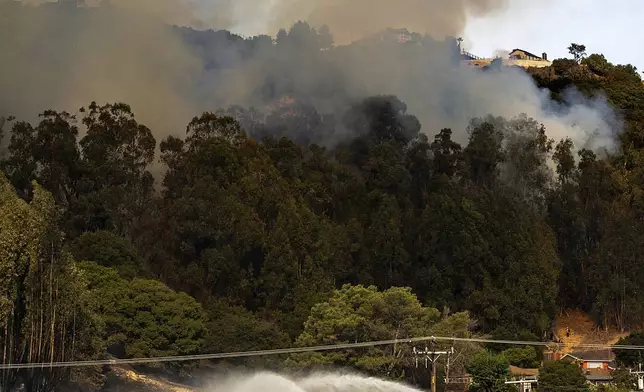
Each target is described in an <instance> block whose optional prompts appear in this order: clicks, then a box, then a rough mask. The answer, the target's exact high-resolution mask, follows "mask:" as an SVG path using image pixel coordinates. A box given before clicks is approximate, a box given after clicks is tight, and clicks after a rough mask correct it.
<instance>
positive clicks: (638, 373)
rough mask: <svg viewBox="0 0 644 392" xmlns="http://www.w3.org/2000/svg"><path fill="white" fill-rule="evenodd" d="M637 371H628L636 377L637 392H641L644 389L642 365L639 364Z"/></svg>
mask: <svg viewBox="0 0 644 392" xmlns="http://www.w3.org/2000/svg"><path fill="white" fill-rule="evenodd" d="M638 369H639V370H637V371H636V372H634V371H633V369H631V370H629V372H630V373H631V374H634V375H636V376H637V390H638V391H641V390H643V389H644V371H642V363H641V362H640V363H639V366H638Z"/></svg>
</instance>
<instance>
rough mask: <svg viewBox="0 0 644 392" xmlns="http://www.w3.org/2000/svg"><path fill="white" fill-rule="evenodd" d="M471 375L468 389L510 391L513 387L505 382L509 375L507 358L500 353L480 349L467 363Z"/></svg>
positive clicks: (481, 391) (492, 391) (484, 391)
mask: <svg viewBox="0 0 644 392" xmlns="http://www.w3.org/2000/svg"><path fill="white" fill-rule="evenodd" d="M467 371H468V372H469V374H470V376H471V377H472V383H471V384H470V387H469V389H470V390H471V391H480V392H496V391H508V392H509V391H512V390H514V387H512V386H511V385H508V384H505V381H506V379H507V378H508V377H509V376H510V366H509V362H508V360H507V359H506V358H505V357H504V356H503V355H500V354H494V353H492V352H489V351H481V352H479V353H478V354H476V356H474V358H472V360H471V361H470V363H469V364H468V365H467Z"/></svg>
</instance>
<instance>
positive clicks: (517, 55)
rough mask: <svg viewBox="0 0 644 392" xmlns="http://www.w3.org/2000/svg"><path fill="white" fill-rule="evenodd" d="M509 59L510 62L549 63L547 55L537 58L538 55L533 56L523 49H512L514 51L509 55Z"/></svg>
mask: <svg viewBox="0 0 644 392" xmlns="http://www.w3.org/2000/svg"><path fill="white" fill-rule="evenodd" d="M508 58H509V59H510V60H533V61H548V55H547V54H546V53H544V54H542V55H541V56H537V55H536V54H532V53H530V52H528V51H527V50H523V49H512V51H511V52H510V54H509V55H508Z"/></svg>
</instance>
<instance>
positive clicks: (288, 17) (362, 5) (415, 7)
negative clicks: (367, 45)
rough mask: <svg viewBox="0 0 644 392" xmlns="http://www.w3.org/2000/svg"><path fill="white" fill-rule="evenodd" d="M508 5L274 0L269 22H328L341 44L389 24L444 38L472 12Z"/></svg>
mask: <svg viewBox="0 0 644 392" xmlns="http://www.w3.org/2000/svg"><path fill="white" fill-rule="evenodd" d="M506 6H507V2H506V0H429V1H428V0H397V1H393V0H350V1H347V0H275V1H274V2H273V7H272V9H271V11H272V12H271V13H270V15H269V20H268V23H269V31H276V29H279V28H281V27H284V26H286V25H289V24H291V23H293V22H295V21H297V20H306V21H308V22H309V23H311V24H312V25H315V26H321V25H327V26H329V28H330V29H331V31H333V34H334V36H335V38H336V40H337V42H338V43H341V44H345V43H348V42H350V41H353V40H356V39H360V38H362V37H364V36H367V35H370V34H374V33H377V32H378V31H380V30H383V29H386V28H389V27H391V28H407V29H409V30H411V31H415V32H418V33H421V34H429V35H432V36H434V37H436V38H441V37H443V36H445V35H452V36H456V35H458V34H461V33H462V32H463V31H464V30H465V26H466V24H467V19H468V17H469V16H485V15H486V14H488V13H493V12H500V11H502V10H503V9H504V8H505V7H506Z"/></svg>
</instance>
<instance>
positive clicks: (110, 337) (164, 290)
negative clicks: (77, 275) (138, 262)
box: [82, 262, 207, 358]
mask: <svg viewBox="0 0 644 392" xmlns="http://www.w3.org/2000/svg"><path fill="white" fill-rule="evenodd" d="M82 269H83V272H84V274H85V276H86V277H87V280H88V281H89V288H90V294H91V308H92V310H93V311H94V312H95V313H96V314H98V315H100V317H101V318H102V319H103V320H104V323H105V329H104V331H103V333H104V339H105V341H106V342H107V344H108V345H109V347H110V351H111V352H112V353H114V354H115V355H118V356H124V357H126V358H141V357H159V356H172V355H189V354H197V353H199V352H201V351H202V350H203V344H204V342H205V338H206V323H207V316H206V314H205V312H204V310H203V309H202V307H201V305H200V304H199V303H197V302H196V301H195V300H194V299H193V298H191V297H190V296H188V295H187V294H185V293H177V292H175V291H173V290H171V289H169V288H168V287H167V286H166V285H164V284H163V283H161V282H159V281H155V280H149V279H140V278H135V279H133V280H130V281H128V280H124V279H122V278H120V277H119V275H118V273H117V272H116V270H114V269H112V268H107V267H102V266H99V265H97V264H96V263H93V262H84V263H83V264H82Z"/></svg>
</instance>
